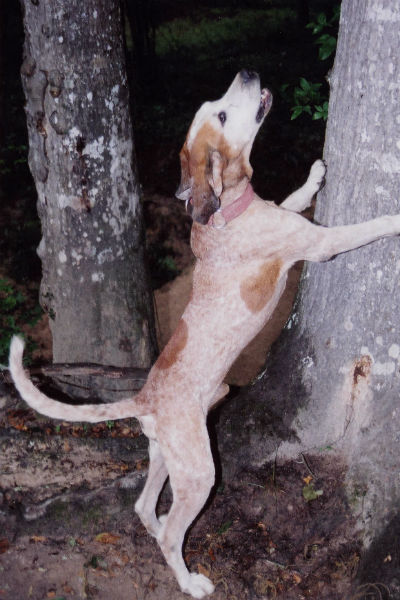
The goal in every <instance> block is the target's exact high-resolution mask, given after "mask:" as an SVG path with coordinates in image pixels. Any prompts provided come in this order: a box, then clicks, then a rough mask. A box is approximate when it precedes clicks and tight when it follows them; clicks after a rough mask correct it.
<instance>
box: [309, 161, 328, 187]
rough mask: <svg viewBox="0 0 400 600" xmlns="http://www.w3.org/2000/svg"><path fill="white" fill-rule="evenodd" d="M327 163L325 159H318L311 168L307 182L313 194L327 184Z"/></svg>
mask: <svg viewBox="0 0 400 600" xmlns="http://www.w3.org/2000/svg"><path fill="white" fill-rule="evenodd" d="M325 174H326V164H325V162H324V161H323V160H316V161H315V163H314V164H313V165H312V167H311V169H310V174H309V176H308V180H307V184H308V185H309V186H310V190H312V193H313V194H316V193H317V192H319V191H320V189H322V188H323V187H324V185H325Z"/></svg>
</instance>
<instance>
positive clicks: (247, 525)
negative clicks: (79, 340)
mask: <svg viewBox="0 0 400 600" xmlns="http://www.w3.org/2000/svg"><path fill="white" fill-rule="evenodd" d="M2 403H3V405H4V406H3V411H2V414H3V417H2V419H1V422H0V436H1V437H0V444H1V447H2V454H1V456H2V458H1V462H2V465H1V471H2V481H3V485H2V487H3V492H2V494H0V502H1V505H0V507H1V512H0V521H1V533H0V599H2V600H3V599H4V600H11V599H12V600H14V599H21V600H25V599H28V598H31V599H32V600H44V599H46V598H53V599H58V600H61V599H65V600H74V599H86V598H87V599H96V600H103V599H104V600H114V599H115V600H117V599H118V600H120V599H122V598H124V599H125V598H126V599H129V600H136V599H142V598H143V599H144V598H146V600H161V599H162V600H164V599H165V598H168V597H170V598H174V600H180V599H181V598H182V600H183V598H186V597H187V596H186V595H184V594H181V593H180V592H179V591H178V588H177V584H176V582H175V580H174V578H173V576H172V574H171V572H170V571H169V569H167V568H166V567H165V564H164V561H163V557H162V555H161V552H160V550H159V548H158V546H157V544H156V542H155V540H153V539H152V538H151V537H150V536H148V535H147V533H146V531H145V529H144V527H143V526H142V525H141V523H140V522H139V519H138V518H137V517H136V515H135V514H134V512H133V504H134V502H135V500H136V498H137V495H138V491H139V489H140V488H141V486H142V485H143V482H144V478H145V475H146V468H147V458H146V451H145V445H146V444H145V441H144V440H142V439H141V438H142V436H140V435H139V430H138V427H137V425H136V422H135V421H134V420H132V421H129V422H127V423H121V424H116V425H114V426H113V427H111V428H110V427H107V425H96V426H89V427H85V426H82V425H75V426H71V425H70V424H66V423H65V424H61V425H59V426H57V425H55V424H54V423H52V422H51V421H48V420H46V419H41V418H38V417H37V415H36V416H35V414H34V413H33V411H31V410H28V409H26V408H25V407H22V408H18V406H22V405H19V404H17V403H18V400H16V399H15V398H11V397H10V396H9V395H8V394H7V395H4V396H3V398H2ZM10 441H11V442H12V443H11V444H10ZM132 448H135V449H134V450H132ZM342 481H343V471H342V469H341V466H340V465H338V464H334V465H332V464H330V463H329V461H327V460H325V461H322V460H321V459H320V460H318V461H316V460H313V462H312V464H310V462H309V461H308V460H307V459H306V460H304V461H303V462H299V463H297V462H292V463H289V464H285V465H279V464H274V465H266V466H264V467H260V468H259V469H257V470H251V471H245V472H242V473H238V475H237V477H236V479H235V480H234V481H230V482H224V481H223V478H220V479H219V481H218V482H217V485H216V488H215V489H214V490H213V493H212V495H211V498H210V501H209V503H208V505H207V507H206V509H205V510H204V511H203V513H202V514H201V515H200V517H199V519H198V520H197V522H196V523H195V524H194V526H193V527H192V529H191V530H190V532H189V535H188V538H187V543H186V546H185V558H186V561H187V564H188V566H189V568H190V569H191V570H198V571H200V572H201V573H204V574H205V575H207V576H209V577H210V578H211V579H212V580H213V582H214V583H215V585H216V591H215V593H214V595H213V598H215V600H222V599H224V600H225V599H226V598H229V599H230V600H235V599H237V600H239V599H245V598H249V599H250V598H251V599H258V598H260V599H261V598H280V599H285V600H292V599H293V600H295V599H296V600H300V599H303V598H307V599H311V598H312V599H315V600H316V599H318V600H321V599H325V598H326V599H327V600H335V599H338V600H339V599H345V598H346V599H348V598H350V597H351V592H350V590H351V581H352V578H353V576H354V574H355V572H356V569H357V565H358V561H359V547H358V544H357V541H356V540H354V539H353V538H352V535H353V533H352V532H353V528H352V517H351V514H350V511H349V508H348V505H347V501H346V499H345V497H344V492H343V489H342ZM306 498H307V499H306ZM169 502H170V493H169V488H168V486H167V487H166V489H165V491H164V493H163V495H162V498H161V501H160V505H159V512H160V513H163V512H165V511H166V510H167V508H168V505H169ZM354 593H355V592H354ZM353 597H354V598H361V597H364V596H358V595H357V594H355V595H354V596H353ZM368 597H376V598H378V597H379V596H368Z"/></svg>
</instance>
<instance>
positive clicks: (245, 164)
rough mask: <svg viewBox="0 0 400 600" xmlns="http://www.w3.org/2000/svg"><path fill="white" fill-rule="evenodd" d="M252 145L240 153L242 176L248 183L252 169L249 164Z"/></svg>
mask: <svg viewBox="0 0 400 600" xmlns="http://www.w3.org/2000/svg"><path fill="white" fill-rule="evenodd" d="M252 145H253V144H252V143H251V144H248V145H247V146H245V147H244V149H243V152H242V169H243V175H245V176H246V177H247V179H248V180H249V181H251V178H252V176H253V167H252V166H251V164H250V152H251V147H252Z"/></svg>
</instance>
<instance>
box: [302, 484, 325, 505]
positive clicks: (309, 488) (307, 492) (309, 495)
mask: <svg viewBox="0 0 400 600" xmlns="http://www.w3.org/2000/svg"><path fill="white" fill-rule="evenodd" d="M323 493H324V491H323V490H316V489H314V484H313V483H309V484H308V485H305V486H304V487H303V498H304V500H306V502H312V500H316V499H317V498H319V497H320V496H322V495H323Z"/></svg>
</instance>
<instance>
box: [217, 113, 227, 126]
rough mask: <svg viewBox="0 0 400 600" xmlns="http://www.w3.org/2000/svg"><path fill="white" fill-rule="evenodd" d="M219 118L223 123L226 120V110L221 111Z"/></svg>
mask: <svg viewBox="0 0 400 600" xmlns="http://www.w3.org/2000/svg"><path fill="white" fill-rule="evenodd" d="M218 119H219V120H220V121H221V123H222V125H223V124H224V123H225V121H226V112H225V111H221V112H220V113H218Z"/></svg>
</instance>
